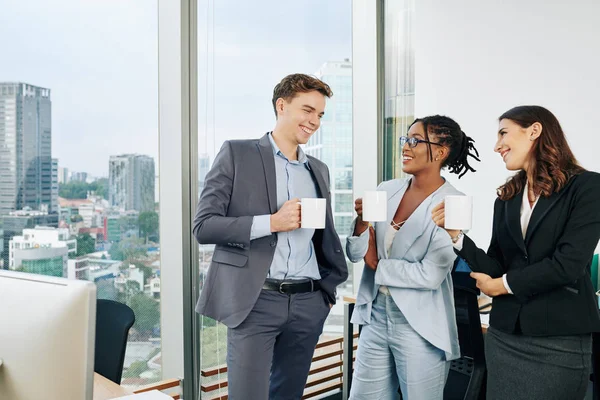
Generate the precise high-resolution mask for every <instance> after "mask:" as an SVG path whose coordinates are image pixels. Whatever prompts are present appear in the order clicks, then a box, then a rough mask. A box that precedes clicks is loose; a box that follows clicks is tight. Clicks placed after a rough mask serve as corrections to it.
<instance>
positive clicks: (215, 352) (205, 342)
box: [200, 317, 227, 368]
mask: <svg viewBox="0 0 600 400" xmlns="http://www.w3.org/2000/svg"><path fill="white" fill-rule="evenodd" d="M208 320H210V321H212V322H210V321H208ZM202 321H203V322H202V325H203V326H204V328H203V329H202V331H201V333H200V335H201V337H200V342H201V343H202V368H211V367H215V366H217V365H221V364H225V361H226V356H227V327H226V326H225V325H223V324H215V321H214V320H211V319H210V318H207V317H202Z"/></svg>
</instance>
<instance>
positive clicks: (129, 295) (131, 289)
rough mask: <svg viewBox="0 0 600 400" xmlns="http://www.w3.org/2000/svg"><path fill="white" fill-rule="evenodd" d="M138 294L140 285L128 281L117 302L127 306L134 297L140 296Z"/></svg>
mask: <svg viewBox="0 0 600 400" xmlns="http://www.w3.org/2000/svg"><path fill="white" fill-rule="evenodd" d="M140 293H141V288H140V284H139V283H138V282H136V281H129V280H128V281H126V282H125V289H124V290H123V292H121V293H119V299H118V301H119V302H120V303H125V304H129V303H131V301H132V299H133V298H134V297H135V295H137V294H140ZM130 307H131V306H130Z"/></svg>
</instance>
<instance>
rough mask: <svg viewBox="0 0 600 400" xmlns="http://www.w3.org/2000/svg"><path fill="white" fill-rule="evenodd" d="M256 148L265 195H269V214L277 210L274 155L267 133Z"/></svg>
mask: <svg viewBox="0 0 600 400" xmlns="http://www.w3.org/2000/svg"><path fill="white" fill-rule="evenodd" d="M257 146H258V150H259V152H260V156H261V158H262V162H263V169H264V171H265V180H266V183H267V195H268V197H269V208H270V209H271V214H274V213H276V212H277V176H276V172H275V157H274V156H273V147H272V146H271V141H270V140H269V134H268V133H267V134H266V135H264V136H263V137H262V138H260V140H259V141H258V145H257Z"/></svg>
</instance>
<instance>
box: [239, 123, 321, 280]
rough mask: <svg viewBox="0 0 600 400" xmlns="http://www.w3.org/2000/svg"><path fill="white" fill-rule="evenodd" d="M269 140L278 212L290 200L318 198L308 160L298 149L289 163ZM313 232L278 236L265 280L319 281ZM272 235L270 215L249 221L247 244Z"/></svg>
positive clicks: (307, 231) (280, 234) (270, 138)
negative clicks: (295, 157) (275, 177)
mask: <svg viewBox="0 0 600 400" xmlns="http://www.w3.org/2000/svg"><path fill="white" fill-rule="evenodd" d="M269 140H270V141H271V146H272V147H273V156H274V157H275V175H276V176H277V209H278V210H279V209H281V207H282V206H283V203H285V202H286V201H288V200H290V199H293V198H298V199H301V198H304V197H308V198H314V197H318V195H317V193H318V191H317V184H316V182H315V181H314V179H313V176H312V174H311V172H310V165H309V164H308V158H307V157H306V154H304V151H302V149H301V148H300V147H298V160H297V161H295V160H288V159H287V157H286V156H285V155H284V154H283V153H282V152H281V150H280V149H279V147H278V146H277V144H276V143H275V141H274V140H273V136H272V134H269ZM314 233H315V230H314V229H304V228H300V229H295V230H293V231H289V232H277V247H276V248H275V255H274V257H273V262H272V263H271V267H270V269H269V273H268V275H267V278H271V279H306V278H310V279H315V280H319V279H321V274H320V273H319V265H318V264H317V258H316V256H315V249H314V245H313V242H312V237H313V235H314ZM270 234H271V215H269V214H267V215H258V216H255V217H254V218H253V220H252V229H251V230H250V240H254V239H258V238H261V237H264V236H268V235H270Z"/></svg>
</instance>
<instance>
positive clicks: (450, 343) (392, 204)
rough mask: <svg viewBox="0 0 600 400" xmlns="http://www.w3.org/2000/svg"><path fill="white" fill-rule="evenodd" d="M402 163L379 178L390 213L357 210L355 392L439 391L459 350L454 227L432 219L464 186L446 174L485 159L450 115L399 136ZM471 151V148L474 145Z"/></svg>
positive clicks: (352, 240) (430, 395) (371, 398)
mask: <svg viewBox="0 0 600 400" xmlns="http://www.w3.org/2000/svg"><path fill="white" fill-rule="evenodd" d="M400 144H401V147H402V164H403V166H402V170H403V171H404V172H405V173H407V174H410V175H412V177H411V178H408V179H394V180H391V181H386V182H383V183H381V184H380V185H379V186H378V188H377V190H380V191H385V192H387V198H388V204H387V208H388V216H387V221H385V222H376V223H375V224H374V227H369V224H368V223H367V222H365V221H363V220H362V199H357V200H356V204H355V209H356V213H357V215H358V217H357V218H356V219H355V220H354V222H353V223H352V231H351V234H350V237H348V241H347V245H346V250H347V254H348V257H349V258H350V260H351V261H352V262H359V261H360V260H361V259H363V258H364V260H365V268H364V271H363V275H362V278H361V282H360V287H359V289H358V295H357V298H356V307H355V309H354V314H353V316H352V322H353V323H355V324H360V325H364V327H363V329H362V332H361V336H360V339H359V344H358V352H357V355H356V363H355V367H354V375H353V379H352V388H351V392H350V399H351V400H362V399H365V400H376V399H386V400H387V399H395V398H396V397H395V396H397V393H398V387H400V389H401V391H402V397H403V399H405V400H414V399H426V400H430V399H442V396H443V391H444V385H445V382H446V377H447V375H448V370H449V364H450V361H451V360H453V359H455V358H458V357H459V356H460V349H459V345H458V334H457V330H456V318H455V310H454V296H453V287H452V278H451V276H450V272H451V270H452V265H453V263H454V260H455V258H456V254H455V253H454V249H453V247H452V242H451V239H450V237H449V236H448V234H447V233H446V232H445V231H444V230H443V229H442V228H439V227H438V226H436V225H435V223H434V222H433V221H432V219H431V210H432V208H433V207H434V206H435V205H437V204H438V203H439V202H440V201H442V200H443V199H444V197H445V196H447V195H461V194H462V193H461V192H459V191H458V190H456V189H455V188H454V187H453V186H452V185H450V184H449V183H448V182H446V180H445V179H444V178H443V177H442V176H441V174H440V171H441V169H442V168H444V167H448V169H449V171H450V172H451V173H456V174H459V177H462V176H463V175H464V174H465V173H466V172H467V171H475V170H474V169H473V168H472V167H471V166H470V165H469V163H468V157H469V156H471V157H473V158H475V159H476V160H478V161H479V159H478V158H477V157H478V155H479V154H478V153H477V150H476V149H475V147H474V146H473V140H472V139H471V138H469V137H468V136H466V135H465V133H464V132H463V131H462V130H461V128H460V126H459V125H458V124H457V123H456V122H455V121H453V120H452V119H450V118H448V117H444V116H439V115H435V116H430V117H425V118H422V119H417V120H415V122H413V124H412V125H411V126H410V129H409V131H408V136H405V137H401V138H400ZM473 153H474V154H473Z"/></svg>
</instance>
